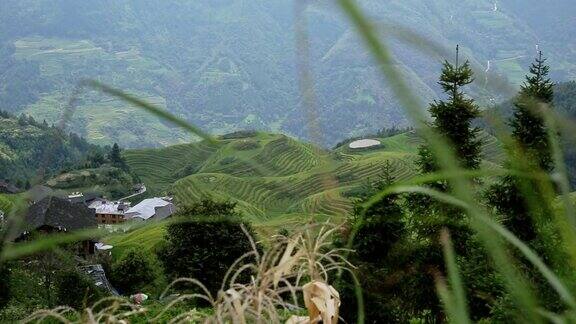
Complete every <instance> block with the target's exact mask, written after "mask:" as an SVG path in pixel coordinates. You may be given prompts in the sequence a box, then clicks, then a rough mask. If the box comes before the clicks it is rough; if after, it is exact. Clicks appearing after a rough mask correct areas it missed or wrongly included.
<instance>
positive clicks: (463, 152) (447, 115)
mask: <svg viewBox="0 0 576 324" xmlns="http://www.w3.org/2000/svg"><path fill="white" fill-rule="evenodd" d="M457 51H458V50H457ZM457 55H458V54H457ZM473 81H474V78H473V72H472V69H471V68H470V63H469V62H468V61H466V62H465V63H464V64H463V65H462V66H458V58H457V59H456V65H452V64H450V63H449V62H448V61H446V62H444V68H443V69H442V75H441V76H440V81H439V84H440V86H442V89H443V90H444V92H445V93H446V94H447V95H448V100H447V101H444V100H440V101H434V103H432V104H431V105H430V108H429V111H430V115H431V116H432V118H433V119H434V121H433V122H432V127H433V128H434V129H435V130H436V132H438V133H439V134H440V135H443V136H444V137H445V138H446V139H447V140H448V141H449V142H450V144H452V146H453V148H454V150H455V153H456V157H457V158H458V159H459V161H460V163H461V166H462V167H463V168H465V169H477V168H478V167H479V165H480V151H481V142H480V140H479V139H478V138H477V134H478V131H479V130H478V128H476V127H472V120H473V119H475V118H477V117H478V116H479V115H480V109H479V108H478V106H477V105H476V104H475V103H474V100H473V99H471V98H467V97H466V95H465V94H464V92H462V87H464V86H466V85H468V84H470V83H472V82H473ZM419 155H420V158H419V161H418V165H419V166H420V169H421V172H422V173H429V172H433V171H437V170H438V166H437V165H436V161H435V159H434V157H433V155H432V154H431V152H430V149H429V148H428V146H427V145H423V146H422V147H421V148H420V152H419Z"/></svg>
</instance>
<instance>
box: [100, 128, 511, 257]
mask: <svg viewBox="0 0 576 324" xmlns="http://www.w3.org/2000/svg"><path fill="white" fill-rule="evenodd" d="M482 137H483V138H484V141H485V143H486V145H485V148H484V152H485V155H486V163H485V164H486V165H487V166H493V165H495V164H497V163H499V161H500V159H501V157H500V149H499V145H498V143H497V142H496V141H495V140H493V139H492V138H491V137H490V136H488V135H487V134H483V135H482ZM380 140H381V142H382V146H381V147H379V148H378V149H374V150H367V151H353V150H350V149H349V148H348V147H347V146H343V147H340V148H338V149H336V150H333V151H325V150H321V149H318V148H316V147H314V146H312V145H310V144H306V143H302V142H299V141H297V140H294V139H292V138H289V137H286V136H284V135H273V134H265V133H259V134H258V135H257V136H255V137H252V138H240V139H230V140H219V141H218V143H217V144H215V145H207V144H206V143H205V142H198V143H192V144H184V145H177V146H171V147H167V148H163V149H147V150H128V151H126V152H125V156H126V159H127V161H128V164H129V165H130V167H131V168H132V170H134V171H135V172H136V173H137V174H138V175H139V176H140V177H141V179H142V180H143V182H144V183H145V184H146V186H147V187H148V190H149V192H150V194H162V193H166V192H170V193H173V194H174V195H175V197H176V199H177V201H178V203H179V204H186V203H192V202H194V201H198V200H200V199H202V198H204V197H211V198H214V199H220V200H226V199H230V200H233V201H235V202H237V203H238V206H239V210H240V211H241V212H242V213H243V214H244V215H245V216H246V217H247V218H248V219H249V220H251V221H252V222H253V223H254V224H255V226H257V227H258V228H259V229H260V231H263V232H270V231H273V230H275V229H277V228H281V227H284V228H285V227H288V228H289V227H292V226H295V225H298V224H302V223H303V222H306V221H307V220H308V219H310V217H314V218H316V219H329V218H330V219H332V220H333V221H338V220H339V219H342V218H343V217H345V216H346V215H347V214H348V213H349V212H350V210H351V208H352V202H351V201H350V199H348V198H346V197H345V195H343V193H346V192H347V191H350V190H353V189H355V188H357V187H358V186H360V185H362V184H363V183H365V182H366V181H368V179H376V178H377V177H379V175H380V174H381V173H382V166H383V165H384V163H385V161H389V162H390V163H391V164H392V166H393V172H394V175H395V177H396V179H398V180H405V179H408V178H410V177H411V176H413V175H414V174H415V172H416V168H415V165H414V160H415V158H416V153H417V149H418V145H419V144H420V143H421V140H420V139H419V138H418V137H417V136H416V135H414V134H412V133H404V134H400V135H396V136H392V137H389V138H383V139H380ZM162 235H163V229H162V227H152V228H150V229H148V228H142V229H138V230H136V231H134V232H131V233H129V234H126V235H122V236H119V237H116V238H112V239H110V243H112V244H116V245H118V246H119V247H120V249H124V248H125V247H126V246H134V247H136V246H138V245H139V244H143V246H145V248H147V249H152V248H154V247H155V246H157V244H158V243H159V242H160V241H161V240H162Z"/></svg>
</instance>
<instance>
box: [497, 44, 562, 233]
mask: <svg viewBox="0 0 576 324" xmlns="http://www.w3.org/2000/svg"><path fill="white" fill-rule="evenodd" d="M545 62H546V59H545V58H543V56H542V52H539V54H538V58H536V60H535V62H534V63H533V64H532V66H531V67H530V74H529V75H527V76H526V81H525V82H524V84H523V85H522V88H521V90H520V93H519V95H518V96H517V98H516V100H515V102H514V107H515V109H514V116H513V118H512V120H511V122H510V125H511V126H512V137H513V139H514V140H515V141H516V142H517V143H518V146H519V148H520V150H521V153H519V152H516V154H518V155H519V156H521V157H522V159H523V160H522V161H526V162H527V163H523V164H522V167H523V168H524V169H523V171H524V172H530V171H534V169H541V170H543V171H546V172H550V171H552V168H553V164H552V155H551V151H550V146H549V144H548V135H547V133H548V130H547V128H546V125H545V123H544V120H543V118H542V116H541V115H540V113H541V112H538V111H536V110H537V109H538V108H541V107H551V106H550V104H551V102H552V99H553V97H554V92H553V83H552V82H551V81H550V79H548V78H547V75H548V72H549V70H550V67H548V66H547V65H545ZM542 104H545V105H544V106H543V105H542ZM508 164H509V165H511V166H512V164H511V163H508ZM537 188H538V184H537V183H530V181H527V180H525V179H524V180H522V179H519V178H517V177H514V176H505V177H503V178H502V180H501V181H500V183H498V184H496V185H494V186H492V187H491V188H490V189H489V190H488V192H487V195H486V196H487V200H488V203H489V204H490V205H491V206H493V207H494V208H495V209H496V212H497V213H498V214H499V215H501V217H502V218H503V223H504V225H505V226H506V227H507V228H508V229H509V230H511V231H512V232H513V233H514V234H515V235H516V236H518V238H520V239H521V240H523V241H532V240H534V239H536V236H537V231H536V227H535V224H534V220H535V219H536V218H537V217H540V215H539V214H542V211H538V210H534V208H532V210H530V208H529V207H528V206H527V200H526V199H528V198H529V199H532V200H533V201H535V200H537V199H540V198H541V196H540V194H539V193H538V192H537ZM530 189H531V190H530ZM526 190H530V191H532V192H527V191H526ZM523 193H524V194H530V197H524V195H523ZM536 205H539V206H544V205H545V204H538V203H536Z"/></svg>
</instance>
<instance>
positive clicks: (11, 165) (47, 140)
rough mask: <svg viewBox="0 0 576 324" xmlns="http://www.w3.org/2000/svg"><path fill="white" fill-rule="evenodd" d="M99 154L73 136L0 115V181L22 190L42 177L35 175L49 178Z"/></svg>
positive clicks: (26, 119)
mask: <svg viewBox="0 0 576 324" xmlns="http://www.w3.org/2000/svg"><path fill="white" fill-rule="evenodd" d="M101 151H103V149H102V148H100V147H96V146H95V145H93V144H90V143H88V142H87V141H86V140H85V139H83V138H81V137H79V136H78V135H76V134H73V133H71V134H65V133H63V132H62V131H61V130H60V129H59V128H57V127H55V126H49V125H48V124H47V123H45V122H42V123H39V122H37V121H36V120H35V119H34V118H32V117H30V116H25V115H20V116H19V117H16V116H13V115H10V114H8V113H6V112H2V111H0V180H4V179H7V180H10V181H11V182H13V183H15V184H17V185H18V186H19V187H25V186H26V183H27V182H29V181H30V180H32V179H33V178H34V177H35V176H37V175H41V174H39V173H38V172H43V173H44V175H49V174H50V173H51V172H55V171H60V170H62V169H64V168H67V167H71V166H75V165H77V164H78V163H80V162H81V161H83V160H84V159H85V158H86V156H87V154H88V153H90V152H101Z"/></svg>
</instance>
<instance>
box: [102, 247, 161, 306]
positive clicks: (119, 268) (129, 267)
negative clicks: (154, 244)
mask: <svg viewBox="0 0 576 324" xmlns="http://www.w3.org/2000/svg"><path fill="white" fill-rule="evenodd" d="M156 273H157V272H156V268H155V267H154V262H153V260H152V258H151V256H150V255H148V254H146V253H144V252H143V251H141V250H136V249H134V250H129V251H128V252H126V253H125V254H124V255H123V256H122V258H120V260H118V261H117V262H116V263H114V264H112V273H111V276H110V278H111V280H112V283H113V284H114V286H115V287H116V288H117V289H118V290H119V291H120V292H122V293H123V294H126V295H128V294H133V293H137V292H139V290H141V289H142V288H143V287H144V286H146V285H148V284H149V283H150V282H152V281H154V279H156Z"/></svg>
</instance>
